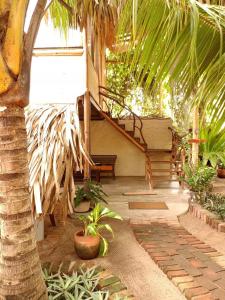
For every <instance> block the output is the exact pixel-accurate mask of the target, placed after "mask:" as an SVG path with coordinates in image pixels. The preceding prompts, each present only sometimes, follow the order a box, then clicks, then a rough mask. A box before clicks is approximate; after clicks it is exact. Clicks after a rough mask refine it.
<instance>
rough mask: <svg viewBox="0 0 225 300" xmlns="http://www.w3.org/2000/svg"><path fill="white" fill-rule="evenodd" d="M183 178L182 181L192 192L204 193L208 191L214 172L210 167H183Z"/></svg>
mask: <svg viewBox="0 0 225 300" xmlns="http://www.w3.org/2000/svg"><path fill="white" fill-rule="evenodd" d="M184 173H185V176H184V177H183V178H182V180H183V181H184V182H185V183H186V184H187V185H188V186H189V188H190V190H191V191H193V192H205V191H207V190H209V188H210V184H211V182H212V180H213V178H214V177H215V174H216V171H215V169H214V168H212V167H207V166H199V167H197V168H194V167H193V166H191V165H189V164H186V165H184Z"/></svg>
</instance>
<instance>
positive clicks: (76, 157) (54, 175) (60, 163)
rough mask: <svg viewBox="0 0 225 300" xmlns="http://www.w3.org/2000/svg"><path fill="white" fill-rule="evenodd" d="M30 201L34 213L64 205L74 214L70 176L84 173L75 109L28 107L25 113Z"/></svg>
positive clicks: (47, 106) (82, 152) (82, 153)
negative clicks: (78, 172)
mask: <svg viewBox="0 0 225 300" xmlns="http://www.w3.org/2000/svg"><path fill="white" fill-rule="evenodd" d="M26 125H27V134H28V158H29V168H30V187H31V200H32V205H33V207H34V209H36V212H37V213H41V212H42V213H43V214H46V213H51V212H53V211H54V209H55V207H56V205H57V204H58V203H59V202H60V201H63V203H64V204H65V206H66V207H68V209H69V211H70V212H72V210H73V198H74V194H75V183H74V178H73V174H74V172H76V171H82V170H83V163H84V158H85V157H86V158H87V159H89V157H88V155H87V153H86V152H85V150H84V143H83V139H82V134H81V129H80V125H79V121H78V109H77V106H75V105H45V106H29V107H28V108H27V110H26Z"/></svg>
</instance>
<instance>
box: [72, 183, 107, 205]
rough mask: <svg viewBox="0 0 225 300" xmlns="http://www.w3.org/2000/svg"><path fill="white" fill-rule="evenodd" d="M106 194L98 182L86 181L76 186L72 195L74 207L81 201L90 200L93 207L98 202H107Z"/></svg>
mask: <svg viewBox="0 0 225 300" xmlns="http://www.w3.org/2000/svg"><path fill="white" fill-rule="evenodd" d="M106 196H107V194H106V193H105V192H104V191H103V189H102V186H101V184H100V183H95V182H93V181H91V180H88V181H87V182H86V185H84V186H83V187H78V188H77V190H76V193H75V197H74V204H75V207H76V206H78V205H79V204H80V203H81V202H82V201H90V202H91V205H92V206H93V207H94V206H95V204H97V203H99V202H104V203H106V204H107V201H106V200H105V197H106Z"/></svg>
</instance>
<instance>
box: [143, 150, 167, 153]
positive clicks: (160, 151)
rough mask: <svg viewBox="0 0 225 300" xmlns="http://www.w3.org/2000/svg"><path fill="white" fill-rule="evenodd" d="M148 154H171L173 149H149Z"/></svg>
mask: <svg viewBox="0 0 225 300" xmlns="http://www.w3.org/2000/svg"><path fill="white" fill-rule="evenodd" d="M147 152H151V153H153V152H166V153H171V152H172V150H171V149H148V150H147Z"/></svg>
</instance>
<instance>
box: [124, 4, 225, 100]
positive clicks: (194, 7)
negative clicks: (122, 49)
mask: <svg viewBox="0 0 225 300" xmlns="http://www.w3.org/2000/svg"><path fill="white" fill-rule="evenodd" d="M134 1H135V2H136V0H128V1H126V5H125V6H124V10H123V11H122V13H121V16H120V19H119V23H120V24H119V35H120V36H121V35H124V34H126V35H128V34H130V35H131V36H132V37H133V42H132V41H130V47H132V48H133V49H134V51H133V52H132V56H128V57H127V59H128V60H129V62H130V64H131V67H132V69H133V70H134V73H135V74H136V78H137V79H138V81H139V83H140V84H141V85H142V86H143V87H144V88H145V89H146V90H149V89H150V88H154V86H157V84H158V83H160V82H162V81H163V80H167V79H168V78H169V82H176V84H177V85H178V86H180V88H181V89H182V93H183V94H184V98H185V99H186V100H188V101H190V99H191V98H193V103H194V104H196V103H198V104H200V103H202V102H204V101H207V102H208V103H211V104H212V103H213V102H214V101H215V99H219V100H218V101H219V102H220V101H222V100H221V99H223V100H224V86H222V81H223V80H224V74H222V69H223V64H224V53H225V39H224V38H225V7H224V6H219V5H206V4H201V3H200V2H198V1H192V0H167V1H165V0H142V1H138V9H137V16H136V18H134V17H132V12H133V13H134V10H132V5H133V2H134ZM134 20H135V30H132V28H133V26H134V24H133V22H134ZM134 32H136V35H135V36H134V34H133V33H134ZM126 43H127V41H126ZM220 64H221V66H220ZM221 74H222V75H223V77H222V78H221ZM218 78H219V79H221V81H220V80H219V81H218ZM206 81H207V83H206ZM213 85H214V89H209V86H213ZM196 91H197V96H196V97H192V96H193V94H195V93H196ZM206 96H207V97H206ZM191 101H192V100H191ZM219 102H218V103H219ZM208 103H207V105H208Z"/></svg>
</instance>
